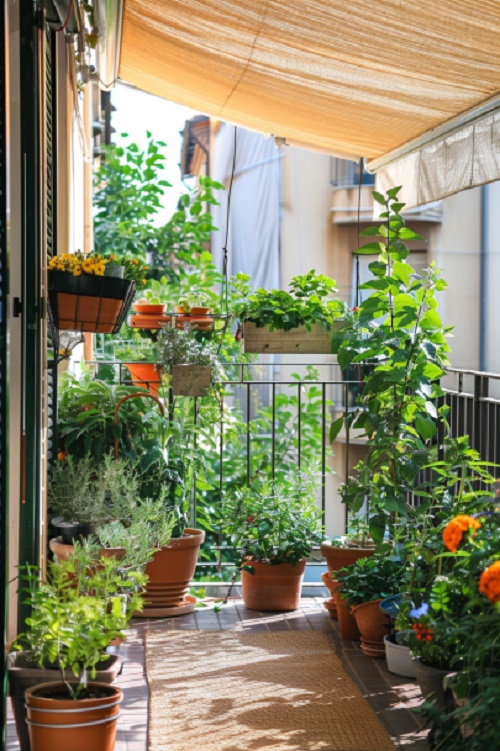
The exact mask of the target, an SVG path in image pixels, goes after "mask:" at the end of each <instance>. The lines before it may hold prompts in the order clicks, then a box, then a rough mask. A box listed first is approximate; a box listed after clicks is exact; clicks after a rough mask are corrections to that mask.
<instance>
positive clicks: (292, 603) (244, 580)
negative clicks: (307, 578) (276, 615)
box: [241, 559, 306, 612]
mask: <svg viewBox="0 0 500 751" xmlns="http://www.w3.org/2000/svg"><path fill="white" fill-rule="evenodd" d="M248 565H250V566H251V567H252V568H253V570H254V573H253V574H251V573H250V572H249V571H245V569H242V570H241V593H242V597H243V602H244V603H245V605H246V606H247V608H250V609H251V610H259V611H261V612H262V611H268V610H269V611H281V610H297V608H298V607H299V605H300V595H301V591H302V580H303V578H304V571H305V569H306V561H305V560H304V559H302V560H300V561H298V563H297V564H296V565H295V566H292V565H291V563H278V564H270V563H260V562H259V563H258V562H256V561H249V563H248Z"/></svg>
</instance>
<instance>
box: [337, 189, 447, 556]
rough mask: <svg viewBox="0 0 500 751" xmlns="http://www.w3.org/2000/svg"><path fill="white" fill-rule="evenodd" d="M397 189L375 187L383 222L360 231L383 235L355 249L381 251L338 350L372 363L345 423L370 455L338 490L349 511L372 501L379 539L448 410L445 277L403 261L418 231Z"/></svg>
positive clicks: (348, 358) (403, 504) (373, 529)
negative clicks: (441, 310)
mask: <svg viewBox="0 0 500 751" xmlns="http://www.w3.org/2000/svg"><path fill="white" fill-rule="evenodd" d="M398 192H399V188H393V189H392V190H389V191H388V192H387V195H386V196H385V197H384V196H381V195H380V194H379V193H376V192H375V193H374V197H375V200H376V201H378V202H379V203H380V204H382V206H383V208H384V211H383V212H382V213H381V215H380V216H381V219H382V223H381V224H380V225H378V226H375V227H371V228H369V229H367V230H365V231H364V232H363V233H362V234H363V235H366V236H371V237H377V236H379V237H382V238H383V239H382V240H381V241H373V242H370V243H368V244H366V245H364V246H362V247H361V248H360V249H359V250H358V253H360V254H365V255H373V254H375V255H377V256H378V257H377V259H376V260H374V261H373V262H372V263H370V265H369V269H370V271H371V273H372V279H371V280H370V281H369V282H367V283H366V284H363V285H362V286H361V289H364V290H368V291H369V292H370V295H369V297H368V298H367V299H366V300H364V301H363V302H362V303H361V304H360V306H359V308H358V310H357V312H356V315H355V316H354V317H353V319H352V320H351V321H350V322H348V323H347V324H346V327H345V329H344V333H345V339H344V341H343V342H342V343H341V345H340V348H339V352H338V360H339V364H340V366H341V367H342V369H345V368H347V367H349V366H351V365H352V364H356V363H361V362H363V361H369V362H370V363H372V367H371V368H370V371H369V372H367V373H366V374H365V376H364V381H363V390H362V393H361V395H360V396H359V397H358V409H357V410H356V411H355V412H353V413H350V414H349V416H348V418H347V419H348V421H349V424H350V426H353V427H354V428H358V429H359V428H361V429H362V430H363V431H364V433H365V435H366V437H367V446H368V455H367V457H366V459H364V460H362V461H361V462H359V463H358V465H357V466H356V467H355V475H354V476H353V477H350V478H349V479H348V481H347V483H346V484H345V486H344V487H343V488H342V489H341V495H342V500H343V502H344V503H346V504H347V505H348V506H349V508H350V509H351V510H352V511H354V512H356V511H359V510H360V509H361V508H362V507H363V505H364V504H365V502H366V501H367V500H368V501H369V504H370V514H371V516H370V534H371V535H372V537H373V539H374V540H376V542H378V543H381V541H382V540H383V537H384V532H385V529H386V526H387V524H391V522H393V521H395V520H397V519H398V518H399V519H400V518H401V516H402V515H403V516H404V515H405V514H406V513H407V510H408V508H407V495H408V493H409V491H410V490H411V489H412V488H413V487H414V485H415V481H416V478H417V475H418V472H419V470H420V469H421V468H422V467H423V466H424V465H425V464H427V463H428V462H429V456H430V455H429V450H430V448H431V446H432V441H433V439H434V438H435V436H436V434H437V425H438V423H439V422H441V423H443V426H444V428H446V422H445V420H446V414H447V411H448V408H447V407H446V406H443V407H438V406H437V400H438V399H439V397H440V396H442V393H443V392H442V390H441V388H440V385H439V379H440V377H441V376H442V375H443V373H444V368H445V366H446V365H447V364H448V360H447V352H448V351H449V346H448V344H447V341H446V339H447V335H448V334H449V331H450V328H449V327H446V326H444V325H443V324H442V322H441V318H440V316H439V314H438V312H437V296H436V295H437V293H438V292H440V291H441V290H443V289H445V288H446V283H445V282H444V281H443V280H442V279H441V277H440V275H439V272H438V270H437V269H436V268H435V267H434V265H433V264H431V265H430V267H429V268H428V269H427V270H426V271H425V272H424V274H423V275H419V274H416V272H415V271H414V269H412V267H411V266H410V264H409V263H408V261H407V258H408V255H409V250H408V247H407V246H406V244H405V242H404V241H405V240H414V239H419V235H418V234H417V233H416V232H413V230H410V229H408V228H407V227H406V226H405V221H404V219H403V217H402V216H401V213H400V212H401V209H402V208H403V206H404V204H402V203H399V202H398V200H397V195H398ZM343 421H344V417H341V418H339V419H338V420H337V421H336V422H335V423H334V424H333V425H332V428H331V432H330V439H331V440H332V441H333V440H335V438H336V436H337V435H338V433H339V431H340V429H341V428H342V424H343Z"/></svg>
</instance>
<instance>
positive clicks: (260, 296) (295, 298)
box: [230, 271, 347, 331]
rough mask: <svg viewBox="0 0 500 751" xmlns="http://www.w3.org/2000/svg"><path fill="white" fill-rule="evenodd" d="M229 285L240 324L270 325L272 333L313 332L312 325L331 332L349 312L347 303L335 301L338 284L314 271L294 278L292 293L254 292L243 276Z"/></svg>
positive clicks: (278, 291)
mask: <svg viewBox="0 0 500 751" xmlns="http://www.w3.org/2000/svg"><path fill="white" fill-rule="evenodd" d="M230 284H231V304H232V310H233V312H234V314H235V315H236V316H237V317H238V318H239V319H240V321H242V322H243V321H252V322H254V323H256V324H257V325H258V326H269V328H270V330H271V331H272V330H274V329H284V330H285V331H289V330H290V329H293V328H296V327H297V326H302V325H304V326H306V327H307V328H308V329H310V327H311V325H312V324H313V323H319V324H321V325H322V326H324V327H325V328H327V329H329V328H331V326H332V325H333V322H334V321H335V320H338V319H340V318H343V317H344V316H345V315H346V312H347V308H346V305H345V303H343V302H341V301H340V300H337V299H335V298H334V295H335V293H336V292H337V291H338V289H337V286H336V283H335V281H334V280H333V279H330V278H329V277H327V276H325V275H324V274H316V273H315V272H314V271H309V272H308V273H307V274H303V275H298V276H294V277H292V279H291V280H290V291H289V292H286V291H285V290H266V289H257V290H255V291H253V290H252V287H251V285H250V277H249V276H247V275H246V274H242V273H240V274H236V276H233V277H231V280H230Z"/></svg>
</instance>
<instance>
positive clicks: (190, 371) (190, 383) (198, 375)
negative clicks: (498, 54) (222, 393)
mask: <svg viewBox="0 0 500 751" xmlns="http://www.w3.org/2000/svg"><path fill="white" fill-rule="evenodd" d="M211 376H212V368H211V366H210V365H172V391H173V394H174V396H206V395H207V394H208V390H209V388H210V380H211Z"/></svg>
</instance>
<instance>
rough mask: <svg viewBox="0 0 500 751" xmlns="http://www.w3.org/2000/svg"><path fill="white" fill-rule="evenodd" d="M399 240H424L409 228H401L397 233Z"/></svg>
mask: <svg viewBox="0 0 500 751" xmlns="http://www.w3.org/2000/svg"><path fill="white" fill-rule="evenodd" d="M399 236H400V238H401V240H423V239H424V238H423V237H422V236H421V235H419V234H418V232H414V231H413V230H412V229H410V228H409V227H402V228H401V229H400V231H399Z"/></svg>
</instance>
